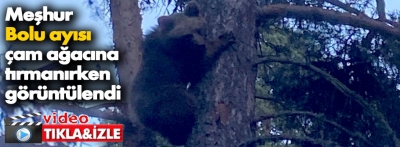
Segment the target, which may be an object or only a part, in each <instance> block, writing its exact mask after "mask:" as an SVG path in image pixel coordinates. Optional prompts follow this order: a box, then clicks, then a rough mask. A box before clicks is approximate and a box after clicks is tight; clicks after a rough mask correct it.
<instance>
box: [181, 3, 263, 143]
mask: <svg viewBox="0 0 400 147" xmlns="http://www.w3.org/2000/svg"><path fill="white" fill-rule="evenodd" d="M199 4H200V6H201V7H202V9H201V10H202V12H203V14H204V16H205V17H206V19H207V20H208V26H207V36H208V39H211V38H216V37H217V36H218V35H220V34H222V33H223V32H227V31H232V32H233V34H234V35H235V38H236V44H234V45H233V46H232V47H231V48H230V49H229V50H228V51H227V52H225V53H223V54H222V56H221V58H220V59H219V61H218V63H217V64H216V65H215V67H214V70H213V71H212V72H210V73H211V74H208V75H207V77H206V78H205V80H204V81H203V83H201V84H200V85H199V89H200V90H199V91H200V92H199V93H200V94H199V99H200V100H203V101H202V102H201V103H200V104H201V105H200V106H201V107H202V108H201V113H200V116H199V118H198V124H197V126H196V127H195V129H194V131H193V134H192V136H191V138H190V140H189V142H188V146H207V147H211V146H217V147H221V146H226V147H228V146H238V145H239V144H240V143H242V142H244V141H246V140H248V139H249V138H252V137H254V136H255V132H254V131H253V130H252V127H251V122H252V120H254V109H255V108H254V107H255V105H254V103H255V100H254V94H255V87H254V84H255V78H256V69H255V68H252V65H251V60H252V59H255V58H256V48H255V38H254V34H255V33H256V25H255V22H256V11H255V10H257V9H256V6H257V5H256V4H257V3H256V1H255V0H221V1H215V0H204V1H199Z"/></svg>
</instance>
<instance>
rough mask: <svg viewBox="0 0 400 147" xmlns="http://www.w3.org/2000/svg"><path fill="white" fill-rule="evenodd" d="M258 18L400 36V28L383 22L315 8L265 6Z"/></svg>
mask: <svg viewBox="0 0 400 147" xmlns="http://www.w3.org/2000/svg"><path fill="white" fill-rule="evenodd" d="M260 15H261V16H260V17H263V18H272V17H281V16H285V17H291V18H302V19H308V20H313V21H326V22H329V23H331V24H332V25H336V24H343V25H350V26H353V27H359V28H364V29H368V30H377V31H380V32H381V33H387V34H392V35H399V36H400V28H395V27H394V26H390V25H387V24H386V23H385V22H381V21H377V20H374V19H371V18H368V17H363V16H361V15H360V16H356V15H352V14H351V13H347V12H345V13H342V12H338V11H334V10H326V9H322V8H317V7H307V6H295V5H283V4H277V5H267V6H264V7H263V8H262V12H261V13H260Z"/></svg>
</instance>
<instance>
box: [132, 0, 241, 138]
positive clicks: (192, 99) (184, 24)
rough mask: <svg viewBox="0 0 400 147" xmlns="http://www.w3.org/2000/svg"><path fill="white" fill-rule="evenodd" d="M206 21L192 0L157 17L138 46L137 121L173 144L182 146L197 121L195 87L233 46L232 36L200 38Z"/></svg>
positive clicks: (134, 92) (134, 87) (135, 89)
mask: <svg viewBox="0 0 400 147" xmlns="http://www.w3.org/2000/svg"><path fill="white" fill-rule="evenodd" d="M205 26H206V21H205V19H204V18H203V17H201V16H200V9H199V6H198V4H197V3H196V2H194V1H191V2H189V3H188V4H187V5H186V7H185V10H184V12H183V13H175V14H172V15H170V16H161V17H159V18H158V26H157V27H155V28H154V29H153V31H151V32H150V33H149V34H147V35H146V36H145V38H144V41H143V43H142V48H141V49H142V52H143V56H142V60H143V62H142V65H141V69H140V71H139V73H138V75H137V76H136V78H135V80H134V82H133V86H132V90H133V97H132V98H133V99H134V101H133V102H134V103H133V104H134V105H135V106H134V108H135V109H136V113H137V114H138V117H139V120H140V122H141V123H142V124H143V125H144V126H145V127H148V128H150V129H152V130H153V131H156V132H159V133H160V134H161V135H162V136H163V137H165V138H167V139H168V140H169V142H170V143H171V144H173V145H184V144H185V143H186V141H187V139H188V137H189V136H190V134H191V132H192V128H193V126H194V125H195V123H196V117H197V116H196V112H197V109H198V108H197V97H196V96H195V95H194V94H193V93H192V92H191V89H188V87H187V85H188V84H189V83H190V84H191V86H195V85H196V83H198V82H200V81H201V80H202V78H203V77H204V75H205V73H206V72H207V71H210V70H211V69H212V66H213V63H215V61H216V60H217V59H218V57H219V55H220V53H222V51H224V50H226V49H227V48H228V46H229V45H231V44H232V43H234V37H233V34H232V33H224V34H223V35H221V36H220V37H219V38H218V39H216V40H211V41H210V40H208V39H207V37H206V36H204V29H205Z"/></svg>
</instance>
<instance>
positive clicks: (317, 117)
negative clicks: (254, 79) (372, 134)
mask: <svg viewBox="0 0 400 147" xmlns="http://www.w3.org/2000/svg"><path fill="white" fill-rule="evenodd" d="M288 115H307V116H311V117H314V118H316V119H319V120H320V121H322V122H325V123H328V124H330V125H332V126H334V127H336V128H338V129H340V130H342V131H344V132H346V133H347V134H349V135H350V136H352V137H356V138H360V139H361V140H362V141H364V142H365V143H367V144H369V145H373V144H372V143H371V142H370V141H368V139H367V138H365V137H364V136H362V135H361V134H360V133H358V132H353V131H350V130H348V129H346V128H345V127H343V126H342V125H340V124H338V123H336V122H334V121H331V120H328V119H326V118H324V117H323V116H324V115H323V114H316V113H312V112H307V111H283V112H279V113H275V114H270V115H266V116H261V117H260V118H259V119H258V120H257V122H258V121H262V120H265V119H269V118H277V117H281V116H288Z"/></svg>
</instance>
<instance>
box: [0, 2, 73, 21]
mask: <svg viewBox="0 0 400 147" xmlns="http://www.w3.org/2000/svg"><path fill="white" fill-rule="evenodd" d="M72 15H74V12H73V11H54V12H53V11H48V10H47V6H43V11H36V12H35V13H33V12H32V11H25V12H24V13H22V8H21V7H17V8H16V9H15V10H13V8H12V7H7V12H6V20H5V21H10V20H13V21H28V22H29V21H36V25H39V24H40V22H42V21H70V18H71V16H72Z"/></svg>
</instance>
